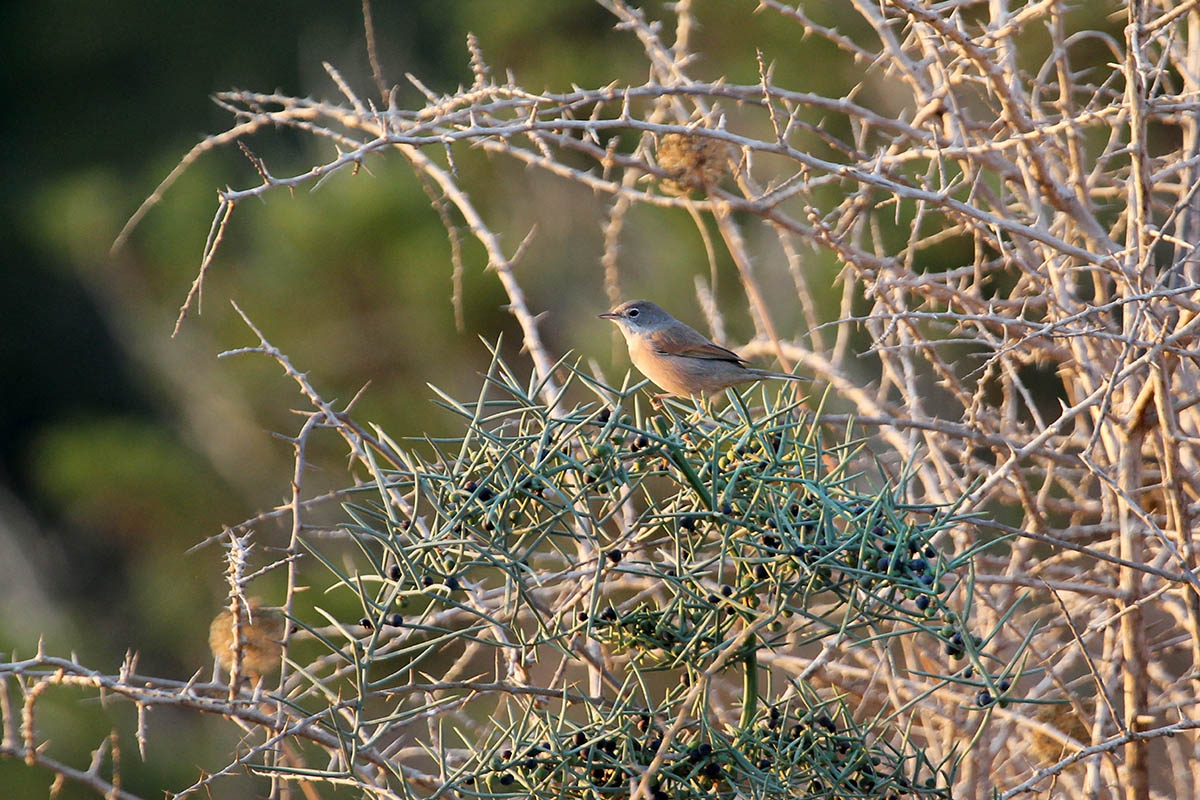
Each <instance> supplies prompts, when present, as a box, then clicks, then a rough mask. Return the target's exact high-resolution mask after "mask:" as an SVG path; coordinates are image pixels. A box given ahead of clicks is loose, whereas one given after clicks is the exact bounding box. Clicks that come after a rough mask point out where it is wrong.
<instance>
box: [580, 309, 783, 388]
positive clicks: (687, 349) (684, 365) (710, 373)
mask: <svg viewBox="0 0 1200 800" xmlns="http://www.w3.org/2000/svg"><path fill="white" fill-rule="evenodd" d="M600 319H608V320H612V321H613V322H615V323H616V324H617V327H619V328H620V329H621V333H623V334H624V335H625V343H626V344H628V345H629V358H630V359H631V360H632V361H633V365H634V366H635V367H637V368H638V369H639V370H640V371H641V373H642V374H643V375H645V376H646V377H647V378H649V379H650V380H651V381H653V382H654V383H655V384H656V385H657V386H658V387H659V388H660V389H663V390H664V391H665V392H666V394H667V395H683V396H687V395H700V394H705V393H709V394H711V393H713V392H719V391H721V390H722V389H727V388H729V387H730V386H734V385H735V384H739V383H749V382H750V381H758V380H762V379H764V378H779V379H781V380H785V381H803V380H807V378H803V377H801V376H799V375H789V374H787V373H786V372H771V371H770V370H766V369H755V368H754V367H748V366H746V363H747V362H746V359H744V358H742V357H741V356H739V355H738V354H737V353H735V352H733V351H732V350H726V349H725V348H724V347H721V346H720V345H718V344H713V343H712V342H710V341H709V340H708V339H706V338H705V337H704V335H703V334H701V333H700V332H699V331H697V330H696V329H695V328H692V327H691V326H689V325H686V324H684V323H682V322H680V321H679V320H677V319H675V318H674V317H672V316H671V315H670V314H668V313H667V312H666V311H664V310H663V309H662V308H660V307H659V306H657V305H655V304H654V303H651V302H650V301H649V300H630V301H629V302H627V303H622V304H621V305H619V306H617V307H616V308H614V309H613V310H612V311H609V312H608V313H607V314H601V315H600ZM664 396H665V395H664Z"/></svg>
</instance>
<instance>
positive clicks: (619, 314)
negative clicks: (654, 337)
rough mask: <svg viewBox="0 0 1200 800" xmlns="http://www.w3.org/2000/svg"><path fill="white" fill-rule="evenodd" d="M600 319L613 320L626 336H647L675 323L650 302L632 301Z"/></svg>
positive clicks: (668, 315) (601, 316)
mask: <svg viewBox="0 0 1200 800" xmlns="http://www.w3.org/2000/svg"><path fill="white" fill-rule="evenodd" d="M600 319H607V320H612V321H613V322H615V323H616V324H617V326H618V327H619V328H620V329H621V332H622V333H624V334H625V335H626V336H628V335H629V334H646V333H650V332H652V331H656V330H658V329H659V328H662V327H663V326H665V325H668V324H670V323H671V322H674V318H673V317H672V316H671V315H670V314H668V313H667V312H666V311H663V310H662V309H661V308H659V307H658V306H657V305H655V304H654V303H651V302H650V301H649V300H630V301H629V302H627V303H622V304H621V305H619V306H617V307H616V308H614V309H613V310H612V311H609V312H608V313H607V314H601V315H600Z"/></svg>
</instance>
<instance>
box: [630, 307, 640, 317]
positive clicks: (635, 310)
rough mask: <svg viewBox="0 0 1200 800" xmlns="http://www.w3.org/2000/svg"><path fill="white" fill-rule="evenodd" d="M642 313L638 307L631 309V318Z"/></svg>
mask: <svg viewBox="0 0 1200 800" xmlns="http://www.w3.org/2000/svg"><path fill="white" fill-rule="evenodd" d="M640 313H642V312H640V311H638V310H637V309H636V308H631V309H629V316H630V318H633V317H636V316H637V315H638V314H640Z"/></svg>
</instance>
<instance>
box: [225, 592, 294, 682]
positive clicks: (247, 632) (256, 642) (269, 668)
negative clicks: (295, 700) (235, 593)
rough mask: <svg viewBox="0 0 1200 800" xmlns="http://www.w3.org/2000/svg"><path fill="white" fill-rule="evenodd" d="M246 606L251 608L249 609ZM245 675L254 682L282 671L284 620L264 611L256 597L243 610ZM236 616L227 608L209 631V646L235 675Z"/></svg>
mask: <svg viewBox="0 0 1200 800" xmlns="http://www.w3.org/2000/svg"><path fill="white" fill-rule="evenodd" d="M247 606H248V607H249V608H247ZM240 611H241V613H240V617H241V624H240V625H239V626H238V633H240V634H241V649H242V674H243V675H244V676H246V677H247V678H248V679H249V680H250V681H251V682H257V681H258V680H259V678H261V677H262V676H264V675H266V674H268V673H270V672H273V671H274V670H276V669H278V668H279V661H280V655H281V652H282V649H283V646H282V642H283V631H284V622H285V620H284V616H283V614H282V613H280V612H279V611H277V610H274V609H269V608H264V607H263V605H262V601H261V600H259V599H258V598H256V597H251V598H248V599H247V601H246V603H245V604H243V605H242V606H241V608H240ZM234 635H235V634H234V624H233V612H232V611H230V610H229V609H228V608H227V609H225V610H223V611H222V612H221V613H220V614H217V616H216V618H214V619H213V621H212V625H210V626H209V628H208V646H209V647H210V648H212V652H213V655H214V656H215V657H216V659H217V662H218V663H219V664H220V665H221V669H223V670H225V672H228V673H232V672H233V663H234V658H235V653H236V650H237V643H236V642H235V640H234Z"/></svg>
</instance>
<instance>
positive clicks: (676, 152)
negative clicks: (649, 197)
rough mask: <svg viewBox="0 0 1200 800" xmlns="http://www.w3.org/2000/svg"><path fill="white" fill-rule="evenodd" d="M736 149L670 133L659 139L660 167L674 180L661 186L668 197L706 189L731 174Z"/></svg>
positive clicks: (708, 140) (716, 140)
mask: <svg viewBox="0 0 1200 800" xmlns="http://www.w3.org/2000/svg"><path fill="white" fill-rule="evenodd" d="M734 154H735V150H734V148H733V146H731V145H730V144H729V143H727V142H723V141H721V140H720V139H711V138H709V137H707V136H696V135H693V134H682V133H668V134H666V135H664V136H663V137H662V138H661V139H659V140H658V150H657V153H656V155H657V157H658V166H659V167H661V168H662V169H663V171H665V172H666V173H667V174H668V175H670V176H671V177H670V178H668V179H664V180H663V181H662V183H661V186H662V188H663V191H665V192H667V193H668V194H687V193H688V192H690V191H692V190H693V189H701V190H707V189H708V187H709V186H713V185H715V184H716V183H717V181H719V180H720V179H721V176H722V175H724V174H725V173H726V172H728V171H729V167H730V162H732V161H733V160H734Z"/></svg>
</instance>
